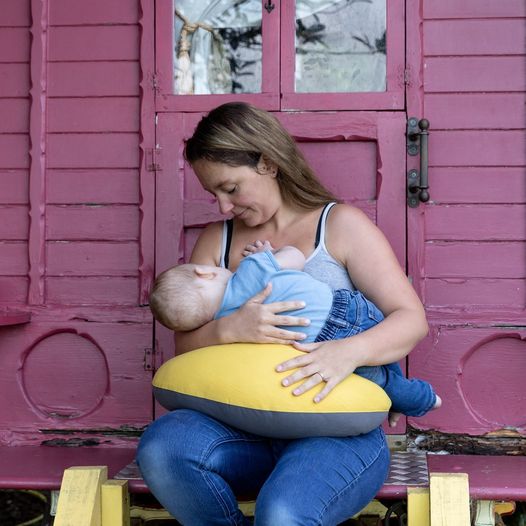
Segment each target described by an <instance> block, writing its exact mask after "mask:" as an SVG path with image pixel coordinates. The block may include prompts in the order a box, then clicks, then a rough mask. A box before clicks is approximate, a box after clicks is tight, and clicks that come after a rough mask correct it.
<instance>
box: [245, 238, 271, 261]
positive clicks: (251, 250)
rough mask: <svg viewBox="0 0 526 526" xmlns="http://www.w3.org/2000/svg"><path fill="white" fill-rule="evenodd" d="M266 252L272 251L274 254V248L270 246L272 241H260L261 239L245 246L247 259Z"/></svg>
mask: <svg viewBox="0 0 526 526" xmlns="http://www.w3.org/2000/svg"><path fill="white" fill-rule="evenodd" d="M265 250H270V251H271V252H274V247H273V246H272V245H271V244H270V241H266V240H265V241H260V240H259V239H256V241H254V243H249V244H248V245H246V246H245V249H244V250H243V256H244V257H247V256H250V255H251V254H258V253H259V252H265Z"/></svg>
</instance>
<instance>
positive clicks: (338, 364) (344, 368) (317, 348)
mask: <svg viewBox="0 0 526 526" xmlns="http://www.w3.org/2000/svg"><path fill="white" fill-rule="evenodd" d="M348 345H349V343H348V341H347V342H346V344H345V346H346V347H348ZM341 346H342V341H341V340H340V341H338V340H331V341H326V342H316V343H305V344H302V343H298V342H295V343H294V347H295V348H296V349H298V350H299V351H303V352H304V353H305V354H302V355H300V356H297V357H295V358H292V359H291V360H287V361H286V362H283V363H281V364H279V365H278V366H277V367H276V371H278V372H283V371H291V370H294V372H293V373H292V374H289V375H288V376H286V377H285V378H283V380H282V381H281V383H282V385H283V386H284V387H288V386H290V385H293V384H298V385H296V386H295V387H294V389H293V391H292V394H294V395H296V396H299V395H302V394H303V393H306V392H307V391H309V390H310V389H312V388H314V387H317V386H319V385H320V384H321V387H322V389H321V391H319V392H318V394H316V396H315V397H314V402H316V403H318V402H321V401H322V400H323V399H324V398H325V397H326V396H327V395H328V394H329V393H330V392H331V391H332V390H333V389H334V388H335V387H336V386H337V385H338V384H339V383H340V382H342V381H343V380H345V378H347V377H348V376H349V375H350V374H351V373H352V372H354V370H355V369H356V368H357V367H358V366H359V364H358V363H353V362H352V361H350V360H349V353H348V352H344V349H342V347H341ZM351 356H352V354H351ZM300 382H301V383H300Z"/></svg>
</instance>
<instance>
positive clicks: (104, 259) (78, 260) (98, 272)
mask: <svg viewBox="0 0 526 526" xmlns="http://www.w3.org/2000/svg"><path fill="white" fill-rule="evenodd" d="M46 256H47V275H48V276H136V275H137V268H138V266H139V250H138V246H137V244H136V243H108V242H99V243H96V242H91V243H90V242H82V241H76V242H60V241H58V242H48V243H47V244H46Z"/></svg>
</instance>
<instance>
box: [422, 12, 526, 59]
mask: <svg viewBox="0 0 526 526" xmlns="http://www.w3.org/2000/svg"><path fill="white" fill-rule="evenodd" d="M423 35H424V54H425V55H426V56H433V55H522V54H524V46H523V43H524V40H525V38H526V25H525V24H524V20H523V19H520V18H516V19H503V20H499V19H495V18H493V19H485V20H432V21H426V22H425V23H424V29H423Z"/></svg>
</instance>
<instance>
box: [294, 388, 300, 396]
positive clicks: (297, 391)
mask: <svg viewBox="0 0 526 526" xmlns="http://www.w3.org/2000/svg"><path fill="white" fill-rule="evenodd" d="M292 394H294V395H299V394H300V390H299V389H294V391H292Z"/></svg>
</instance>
